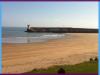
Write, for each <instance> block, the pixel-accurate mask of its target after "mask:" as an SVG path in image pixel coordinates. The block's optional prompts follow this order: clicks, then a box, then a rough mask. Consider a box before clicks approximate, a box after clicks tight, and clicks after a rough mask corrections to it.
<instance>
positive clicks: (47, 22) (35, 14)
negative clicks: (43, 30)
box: [2, 2, 98, 28]
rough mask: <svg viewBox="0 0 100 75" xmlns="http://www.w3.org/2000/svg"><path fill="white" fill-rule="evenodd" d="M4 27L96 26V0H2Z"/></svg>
mask: <svg viewBox="0 0 100 75" xmlns="http://www.w3.org/2000/svg"><path fill="white" fill-rule="evenodd" d="M2 23H3V26H4V27H26V26H27V24H30V26H32V27H78V28H98V3H97V2H2Z"/></svg>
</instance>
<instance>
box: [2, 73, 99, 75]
mask: <svg viewBox="0 0 100 75" xmlns="http://www.w3.org/2000/svg"><path fill="white" fill-rule="evenodd" d="M0 75H98V73H87V74H85V73H75V74H73V73H72V74H71V73H68V74H0Z"/></svg>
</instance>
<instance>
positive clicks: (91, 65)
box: [27, 61, 98, 73]
mask: <svg viewBox="0 0 100 75" xmlns="http://www.w3.org/2000/svg"><path fill="white" fill-rule="evenodd" d="M60 68H63V69H64V70H65V72H66V73H98V61H89V62H83V63H80V64H76V65H60V66H57V65H55V66H53V67H49V68H48V69H33V70H32V71H30V72H27V73H57V72H58V70H59V69H60Z"/></svg>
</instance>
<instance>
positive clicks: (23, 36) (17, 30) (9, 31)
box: [2, 27, 65, 43]
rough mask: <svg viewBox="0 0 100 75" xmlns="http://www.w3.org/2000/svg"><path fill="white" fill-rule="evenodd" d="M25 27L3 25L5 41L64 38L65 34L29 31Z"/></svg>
mask: <svg viewBox="0 0 100 75" xmlns="http://www.w3.org/2000/svg"><path fill="white" fill-rule="evenodd" d="M25 30H26V28H24V27H3V28H2V32H3V33H2V36H3V43H32V42H43V41H48V40H50V39H58V38H63V37H64V36H65V34H61V33H60V34H58V33H27V32H24V31H25Z"/></svg>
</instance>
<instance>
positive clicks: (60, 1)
mask: <svg viewBox="0 0 100 75" xmlns="http://www.w3.org/2000/svg"><path fill="white" fill-rule="evenodd" d="M0 1H4V2H6V1H60V2H61V1H100V0H0Z"/></svg>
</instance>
